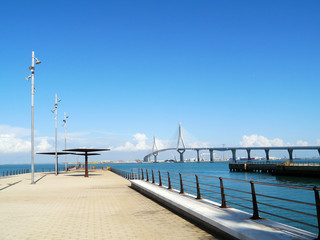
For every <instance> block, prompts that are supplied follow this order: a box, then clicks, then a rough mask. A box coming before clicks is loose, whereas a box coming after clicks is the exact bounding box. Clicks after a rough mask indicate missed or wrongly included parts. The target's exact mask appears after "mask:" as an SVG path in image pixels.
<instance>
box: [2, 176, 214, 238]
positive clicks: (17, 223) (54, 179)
mask: <svg viewBox="0 0 320 240" xmlns="http://www.w3.org/2000/svg"><path fill="white" fill-rule="evenodd" d="M83 176H84V172H83V171H81V170H77V171H71V172H68V173H62V174H59V175H58V176H55V175H54V174H52V173H36V174H35V180H37V179H40V180H39V181H38V182H37V183H36V184H30V174H21V175H16V176H12V177H6V178H0V189H2V190H0V216H1V219H0V234H1V235H0V236H1V239H5V240H7V239H8V240H9V239H52V240H55V239H59V240H61V239H77V240H84V239H218V238H217V237H214V236H212V235H211V234H209V233H207V232H205V231H204V230H202V229H200V228H198V227H197V226H195V225H193V224H191V223H190V222H188V221H186V220H185V219H183V218H181V217H179V216H177V215H175V214H173V213H172V212H170V211H169V210H167V209H165V208H164V207H162V206H160V205H158V204H157V203H155V202H153V201H152V200H150V199H148V198H146V197H144V196H143V195H141V194H139V193H138V192H136V191H134V190H133V189H131V188H130V187H129V185H130V182H129V181H128V180H126V179H124V178H122V177H120V176H118V175H116V174H114V173H112V172H109V171H106V170H95V171H90V174H89V178H84V177H83ZM12 183H16V184H14V185H11V184H12ZM4 187H5V188H4Z"/></svg>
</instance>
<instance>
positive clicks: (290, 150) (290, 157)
mask: <svg viewBox="0 0 320 240" xmlns="http://www.w3.org/2000/svg"><path fill="white" fill-rule="evenodd" d="M292 152H293V149H292V148H289V149H288V153H289V159H290V162H292V160H293V156H292Z"/></svg>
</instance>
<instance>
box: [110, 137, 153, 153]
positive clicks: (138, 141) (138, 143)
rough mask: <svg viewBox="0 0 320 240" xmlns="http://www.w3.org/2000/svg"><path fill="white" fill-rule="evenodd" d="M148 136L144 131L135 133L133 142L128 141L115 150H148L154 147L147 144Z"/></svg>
mask: <svg viewBox="0 0 320 240" xmlns="http://www.w3.org/2000/svg"><path fill="white" fill-rule="evenodd" d="M147 139H148V138H147V136H146V135H145V134H143V133H136V134H134V135H133V143H131V142H126V143H125V144H124V145H123V146H119V147H116V148H114V150H115V151H139V150H148V149H151V148H152V147H151V146H150V145H148V144H147Z"/></svg>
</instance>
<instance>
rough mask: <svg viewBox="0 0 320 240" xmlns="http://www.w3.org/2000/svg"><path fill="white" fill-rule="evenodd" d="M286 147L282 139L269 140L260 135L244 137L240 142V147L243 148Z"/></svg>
mask: <svg viewBox="0 0 320 240" xmlns="http://www.w3.org/2000/svg"><path fill="white" fill-rule="evenodd" d="M284 145H285V144H284V142H283V140H282V139H280V138H274V139H268V138H266V137H264V136H259V135H258V134H252V135H250V136H247V135H244V136H243V137H242V140H241V141H240V146H243V147H281V146H284Z"/></svg>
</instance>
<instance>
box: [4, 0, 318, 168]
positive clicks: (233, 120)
mask: <svg viewBox="0 0 320 240" xmlns="http://www.w3.org/2000/svg"><path fill="white" fill-rule="evenodd" d="M319 12H320V2H319V1H316V0H314V1H311V0H310V1H292V0H290V1H271V0H265V1H213V0H208V1H206V0H201V1H189V0H183V1H182V0H181V1H178V0H173V1H147V0H144V1H140V0H136V1H129V0H128V1H124V0H119V1H97V0H92V1H80V0H77V1H14V0H13V1H1V3H0V29H1V34H0V44H1V59H0V82H1V90H0V91H1V94H0V102H1V104H0V112H1V117H0V164H1V163H9V162H29V161H30V122H31V113H30V102H31V94H30V88H31V86H30V83H28V82H27V81H26V80H25V79H24V78H25V77H27V76H28V75H30V71H29V70H28V67H29V66H30V65H31V52H32V51H35V54H36V57H37V58H39V60H41V61H42V63H41V64H40V65H37V66H36V71H35V87H36V90H37V92H36V95H35V130H36V135H35V137H36V150H37V151H51V150H54V115H53V114H52V113H51V111H50V110H51V109H53V108H54V94H55V93H57V94H58V96H59V98H61V99H62V101H61V102H60V104H59V107H58V114H59V116H58V121H59V125H58V126H59V149H63V148H64V147H63V146H64V129H63V127H62V126H61V123H62V120H63V113H64V112H66V113H67V114H68V115H69V116H70V117H69V119H68V122H67V124H68V125H67V131H68V139H69V140H68V145H69V146H70V147H110V148H112V151H111V152H109V153H107V154H104V155H103V157H102V158H103V159H102V160H105V159H107V160H119V159H123V160H135V159H137V158H140V159H142V158H143V156H144V155H145V153H147V152H149V151H151V147H152V139H153V135H154V134H155V135H156V137H157V139H158V145H159V146H158V148H160V147H175V144H176V140H177V139H176V137H177V131H178V123H179V122H181V123H182V126H183V128H184V131H185V132H186V135H189V136H191V137H188V138H187V137H186V138H187V139H185V142H186V145H187V147H190V146H194V145H197V146H221V145H222V144H226V145H227V146H247V145H256V146H258V145H266V144H268V145H273V146H277V145H288V144H290V145H317V144H320V135H319V133H320V124H319V123H320V98H319V89H320V78H319V76H320V67H319V66H320V47H319V46H320V45H319V43H320V14H319ZM160 158H161V157H160ZM36 160H37V161H38V162H42V161H47V162H48V161H51V159H49V160H48V157H43V156H41V157H39V156H37V158H36Z"/></svg>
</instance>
